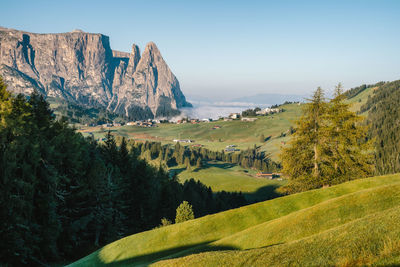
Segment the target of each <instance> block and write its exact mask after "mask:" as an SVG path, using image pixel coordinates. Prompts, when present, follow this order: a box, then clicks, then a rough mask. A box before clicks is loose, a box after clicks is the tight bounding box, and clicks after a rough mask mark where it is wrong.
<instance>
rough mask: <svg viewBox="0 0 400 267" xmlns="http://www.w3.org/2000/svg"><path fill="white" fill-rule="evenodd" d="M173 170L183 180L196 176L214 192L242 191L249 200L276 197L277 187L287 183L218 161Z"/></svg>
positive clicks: (195, 177) (196, 178)
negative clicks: (191, 168) (199, 166)
mask: <svg viewBox="0 0 400 267" xmlns="http://www.w3.org/2000/svg"><path fill="white" fill-rule="evenodd" d="M193 168H194V167H193ZM172 171H176V173H178V177H179V180H180V181H181V182H184V181H186V180H188V179H190V178H194V179H195V180H198V181H200V182H202V183H203V184H205V185H207V186H210V187H211V189H212V190H213V192H218V191H227V192H239V191H241V192H242V193H243V194H244V195H245V197H246V198H247V199H248V200H249V201H256V200H265V199H267V198H272V197H276V196H277V193H276V192H275V189H276V188H278V187H280V186H282V185H284V184H286V180H283V181H280V180H277V179H273V180H269V179H266V178H260V177H257V176H256V174H257V171H255V170H247V169H244V168H242V167H240V166H237V165H234V164H230V163H224V162H216V161H209V162H207V163H204V164H203V166H202V168H200V169H196V168H194V170H186V169H180V168H176V169H175V170H172Z"/></svg>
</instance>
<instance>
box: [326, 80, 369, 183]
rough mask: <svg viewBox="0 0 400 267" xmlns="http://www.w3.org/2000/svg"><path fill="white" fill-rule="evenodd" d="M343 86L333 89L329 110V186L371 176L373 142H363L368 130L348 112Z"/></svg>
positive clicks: (353, 113)
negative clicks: (333, 93)
mask: <svg viewBox="0 0 400 267" xmlns="http://www.w3.org/2000/svg"><path fill="white" fill-rule="evenodd" d="M345 99H346V96H345V95H344V94H343V90H342V85H341V84H340V83H339V84H338V85H337V86H336V88H335V95H334V98H333V99H332V100H331V101H330V106H329V110H328V116H327V120H328V136H329V139H328V144H329V147H328V149H329V161H330V165H331V166H332V168H331V174H330V175H329V176H330V177H329V181H328V183H329V184H337V183H340V182H344V181H348V180H352V179H355V178H362V177H366V176H368V175H370V174H372V172H373V165H372V160H373V158H372V154H371V153H369V151H372V142H371V141H366V138H367V131H368V127H367V126H365V125H362V124H361V122H362V120H363V118H362V117H361V116H359V115H357V114H356V113H355V112H352V111H350V109H349V108H350V104H348V103H345Z"/></svg>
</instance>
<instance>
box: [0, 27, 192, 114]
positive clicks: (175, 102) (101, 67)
mask: <svg viewBox="0 0 400 267" xmlns="http://www.w3.org/2000/svg"><path fill="white" fill-rule="evenodd" d="M0 75H2V76H3V77H4V79H5V81H6V83H7V84H8V85H9V89H11V90H12V91H14V92H18V93H21V92H22V93H30V92H31V91H32V88H35V89H37V90H39V91H41V92H42V93H43V94H45V95H46V96H53V97H61V98H64V99H67V100H69V101H74V102H76V103H80V104H85V105H89V106H90V105H101V106H105V107H108V108H109V109H110V110H113V111H116V112H120V113H123V114H125V115H127V116H131V117H134V118H139V117H140V118H146V117H153V116H157V115H159V116H162V115H165V114H169V113H170V111H171V110H176V109H178V108H180V107H183V106H188V105H190V104H189V103H187V102H186V99H185V97H184V95H183V94H182V92H181V90H180V87H179V82H178V80H177V79H176V77H175V76H174V75H173V73H172V72H171V70H170V69H169V67H168V65H167V64H166V62H165V61H164V59H163V58H162V56H161V53H160V51H159V50H158V48H157V46H156V45H155V44H154V43H153V42H150V43H148V44H147V45H146V48H145V50H144V52H143V55H142V56H140V51H139V47H138V46H137V45H135V44H134V45H133V46H132V52H131V53H130V54H129V53H125V52H119V51H113V50H111V47H110V42H109V38H108V36H105V35H102V34H93V33H86V32H83V31H81V30H74V31H73V32H69V33H60V34H36V33H28V32H23V31H17V30H13V29H6V28H1V27H0Z"/></svg>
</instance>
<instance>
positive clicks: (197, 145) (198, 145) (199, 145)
mask: <svg viewBox="0 0 400 267" xmlns="http://www.w3.org/2000/svg"><path fill="white" fill-rule="evenodd" d="M202 146H203V145H201V144H195V145H192V147H202Z"/></svg>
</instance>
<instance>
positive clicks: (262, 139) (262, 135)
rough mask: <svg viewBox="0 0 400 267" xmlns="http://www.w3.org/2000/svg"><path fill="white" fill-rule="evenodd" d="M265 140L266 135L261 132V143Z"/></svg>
mask: <svg viewBox="0 0 400 267" xmlns="http://www.w3.org/2000/svg"><path fill="white" fill-rule="evenodd" d="M264 142H265V135H264V134H261V135H260V143H264Z"/></svg>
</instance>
